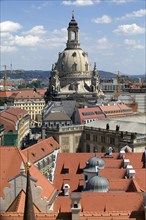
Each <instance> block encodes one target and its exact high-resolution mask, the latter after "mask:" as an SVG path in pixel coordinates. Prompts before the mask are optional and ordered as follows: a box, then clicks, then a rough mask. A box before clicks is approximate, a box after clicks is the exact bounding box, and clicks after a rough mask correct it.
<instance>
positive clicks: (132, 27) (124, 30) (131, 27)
mask: <svg viewBox="0 0 146 220" xmlns="http://www.w3.org/2000/svg"><path fill="white" fill-rule="evenodd" d="M113 32H115V33H121V34H142V33H144V32H145V29H144V28H143V27H140V26H138V25H137V24H124V25H119V26H118V28H117V29H115V30H114V31H113Z"/></svg>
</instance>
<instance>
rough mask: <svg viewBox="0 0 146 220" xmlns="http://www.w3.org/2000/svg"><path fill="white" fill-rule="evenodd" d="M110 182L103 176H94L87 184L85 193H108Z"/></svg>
mask: <svg viewBox="0 0 146 220" xmlns="http://www.w3.org/2000/svg"><path fill="white" fill-rule="evenodd" d="M108 189H109V181H108V180H107V179H106V178H105V177H103V176H93V177H91V178H90V179H89V180H88V182H87V183H86V188H85V190H84V191H89V192H108Z"/></svg>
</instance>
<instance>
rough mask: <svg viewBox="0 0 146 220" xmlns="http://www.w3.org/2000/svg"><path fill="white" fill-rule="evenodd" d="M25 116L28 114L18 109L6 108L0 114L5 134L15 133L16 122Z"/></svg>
mask: <svg viewBox="0 0 146 220" xmlns="http://www.w3.org/2000/svg"><path fill="white" fill-rule="evenodd" d="M26 115H28V112H27V111H26V110H24V109H20V108H8V109H6V110H5V111H2V112H0V121H1V123H3V124H4V128H5V132H8V131H9V130H13V131H16V124H17V122H18V121H19V120H20V119H21V118H23V117H24V116H26Z"/></svg>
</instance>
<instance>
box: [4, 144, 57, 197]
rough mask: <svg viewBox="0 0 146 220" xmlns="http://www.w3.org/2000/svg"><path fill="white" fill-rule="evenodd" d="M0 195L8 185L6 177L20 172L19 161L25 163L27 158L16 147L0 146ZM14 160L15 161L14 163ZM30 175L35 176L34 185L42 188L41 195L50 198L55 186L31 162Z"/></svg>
mask: <svg viewBox="0 0 146 220" xmlns="http://www.w3.org/2000/svg"><path fill="white" fill-rule="evenodd" d="M0 155H1V160H0V182H1V188H0V196H4V194H3V189H4V187H6V186H8V187H9V183H8V179H10V178H13V177H14V176H16V175H18V174H19V173H20V165H21V163H22V162H23V163H26V161H27V159H26V157H25V155H24V154H23V153H22V152H21V151H20V150H19V149H18V148H17V147H13V146H12V147H3V146H1V147H0ZM14 161H15V163H14ZM30 174H31V176H32V177H36V178H37V182H36V185H37V186H41V187H42V188H43V191H42V196H46V197H47V198H49V199H51V198H52V197H53V195H54V194H55V192H56V189H55V187H54V186H53V185H52V184H51V183H50V182H49V180H47V179H46V177H45V176H43V174H41V172H40V171H39V170H38V169H37V168H36V167H35V166H34V165H33V164H32V166H31V169H30Z"/></svg>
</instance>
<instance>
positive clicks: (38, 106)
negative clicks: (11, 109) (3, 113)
mask: <svg viewBox="0 0 146 220" xmlns="http://www.w3.org/2000/svg"><path fill="white" fill-rule="evenodd" d="M11 98H12V99H13V103H14V106H15V107H18V108H21V109H25V110H26V111H27V112H28V113H29V115H30V120H31V121H30V123H31V126H34V125H35V124H37V125H38V126H40V125H41V123H42V121H41V115H42V110H43V108H44V106H45V101H44V99H43V98H42V96H41V95H40V93H38V92H36V91H33V90H21V91H19V92H18V93H16V94H13V95H12V97H11Z"/></svg>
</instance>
